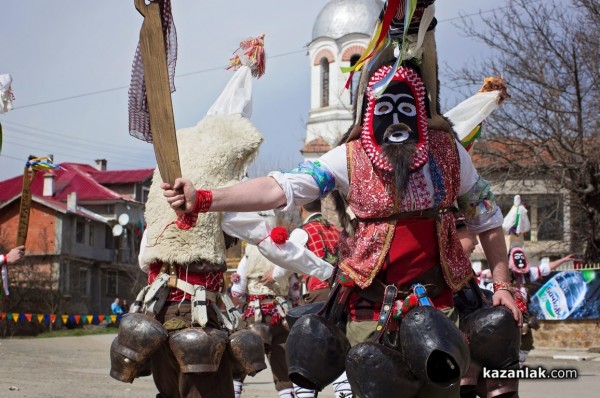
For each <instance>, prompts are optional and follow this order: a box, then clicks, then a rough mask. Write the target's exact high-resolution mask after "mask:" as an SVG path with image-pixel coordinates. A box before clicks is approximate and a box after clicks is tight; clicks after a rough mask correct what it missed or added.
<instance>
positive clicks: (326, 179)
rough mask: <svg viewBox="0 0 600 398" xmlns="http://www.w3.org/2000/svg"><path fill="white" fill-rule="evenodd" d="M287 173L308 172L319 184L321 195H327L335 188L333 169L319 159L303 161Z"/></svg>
mask: <svg viewBox="0 0 600 398" xmlns="http://www.w3.org/2000/svg"><path fill="white" fill-rule="evenodd" d="M286 173H291V174H307V175H309V176H311V177H312V178H313V179H314V180H315V182H316V183H317V185H318V186H319V192H321V197H325V196H326V195H327V194H328V193H329V192H331V190H332V189H333V188H335V177H334V176H333V174H331V171H329V170H328V169H327V168H326V167H325V166H323V165H322V164H321V163H320V162H319V161H315V162H310V161H308V162H302V163H300V164H298V167H296V168H295V169H292V170H290V171H286Z"/></svg>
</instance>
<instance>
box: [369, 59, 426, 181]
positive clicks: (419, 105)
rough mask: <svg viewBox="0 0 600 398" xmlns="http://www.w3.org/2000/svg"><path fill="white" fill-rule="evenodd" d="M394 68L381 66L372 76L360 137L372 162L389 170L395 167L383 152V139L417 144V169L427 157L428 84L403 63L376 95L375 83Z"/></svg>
mask: <svg viewBox="0 0 600 398" xmlns="http://www.w3.org/2000/svg"><path fill="white" fill-rule="evenodd" d="M391 69H392V67H391V66H387V65H386V66H382V67H381V68H379V69H378V70H377V71H376V72H375V73H374V74H373V76H372V77H371V79H370V80H369V86H368V88H367V91H366V93H365V96H366V98H367V105H366V110H365V114H364V117H363V129H362V132H361V141H362V144H363V148H364V149H365V151H366V153H367V155H368V156H369V158H370V159H371V162H372V163H373V165H374V166H375V167H377V168H379V169H381V170H386V171H392V170H393V167H392V165H391V164H390V162H389V161H388V160H387V159H386V157H385V156H384V155H383V153H382V148H381V146H382V144H383V143H384V141H385V142H387V143H389V144H391V145H404V144H408V143H411V144H414V145H415V146H416V148H415V151H414V153H413V155H412V156H413V158H412V162H411V163H410V171H414V170H417V169H418V168H420V167H422V166H423V165H424V164H425V163H426V162H427V159H428V127H427V112H426V109H425V95H426V91H425V84H424V83H423V80H422V79H421V77H420V76H419V74H418V73H417V72H416V71H415V70H413V69H411V68H408V67H405V66H400V67H399V68H398V70H397V71H396V73H395V74H394V77H393V80H392V81H391V83H390V84H389V85H388V87H387V88H386V90H385V92H384V93H383V94H381V95H380V96H379V98H376V96H375V95H374V94H373V85H375V84H376V83H378V82H379V81H381V80H382V79H383V78H384V77H385V76H386V74H387V73H388V72H389V71H390V70H391Z"/></svg>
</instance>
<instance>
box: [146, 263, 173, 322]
mask: <svg viewBox="0 0 600 398" xmlns="http://www.w3.org/2000/svg"><path fill="white" fill-rule="evenodd" d="M168 281H169V275H167V274H163V273H160V274H158V276H157V277H156V279H154V282H152V284H151V285H150V288H149V289H148V291H147V292H146V295H145V296H144V310H145V312H146V313H149V314H150V315H155V314H158V312H159V311H160V310H161V309H162V307H163V306H164V305H165V303H166V301H167V297H168V296H169V288H168V287H167V282H168Z"/></svg>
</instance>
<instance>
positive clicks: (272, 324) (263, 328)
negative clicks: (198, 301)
mask: <svg viewBox="0 0 600 398" xmlns="http://www.w3.org/2000/svg"><path fill="white" fill-rule="evenodd" d="M271 213H272V212H271ZM261 214H264V213H261ZM263 217H265V218H267V219H270V220H268V221H267V222H268V223H269V224H270V225H271V226H272V227H275V223H274V220H272V219H273V218H274V217H275V216H274V214H271V215H269V214H265V215H264V216H263ZM275 267H276V265H275V264H273V263H272V262H270V261H269V260H268V259H267V258H265V257H264V256H263V255H262V254H261V253H260V251H259V250H258V247H256V246H255V245H247V246H246V249H245V253H244V257H243V258H242V260H241V261H240V264H239V265H238V268H237V270H236V272H235V274H234V275H233V276H232V281H233V285H232V287H231V295H232V296H233V298H234V299H235V298H239V297H242V296H245V295H247V303H248V305H247V307H246V311H245V313H244V319H245V320H246V322H248V324H249V328H250V329H251V330H253V331H255V332H256V333H258V334H259V335H260V336H261V337H262V338H263V340H264V343H265V352H266V353H267V358H268V359H269V364H270V365H271V372H272V373H273V382H274V383H275V389H276V390H277V392H278V394H279V397H280V398H293V397H294V395H293V394H294V391H293V389H292V382H291V381H290V379H289V377H288V368H287V364H286V362H285V341H286V340H287V337H288V334H289V328H288V326H287V324H286V322H285V315H286V313H287V309H288V307H289V300H288V297H287V296H288V290H289V278H290V276H289V275H287V276H284V277H282V278H279V277H278V278H274V277H271V276H270V275H271V274H272V272H273V270H274V269H275ZM245 376H246V375H245V374H234V388H235V394H236V395H235V396H236V398H239V397H241V396H242V385H243V384H242V383H243V381H244V378H245Z"/></svg>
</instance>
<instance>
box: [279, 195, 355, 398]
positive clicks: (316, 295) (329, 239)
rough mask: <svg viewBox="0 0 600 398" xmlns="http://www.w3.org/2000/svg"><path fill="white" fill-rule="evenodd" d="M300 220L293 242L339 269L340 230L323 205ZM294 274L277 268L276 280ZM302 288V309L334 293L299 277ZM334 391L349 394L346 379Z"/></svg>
mask: <svg viewBox="0 0 600 398" xmlns="http://www.w3.org/2000/svg"><path fill="white" fill-rule="evenodd" d="M300 219H302V220H303V221H302V225H301V226H300V227H298V228H296V229H294V230H293V231H292V233H291V236H290V239H291V240H294V241H296V242H297V243H298V244H299V245H301V246H306V247H307V248H308V250H310V251H311V252H313V253H314V254H315V255H317V256H318V257H319V258H322V259H323V260H325V261H327V262H328V263H329V264H331V265H333V266H337V264H338V260H339V253H338V241H339V239H340V232H339V230H338V229H337V228H336V227H335V226H334V225H333V224H331V223H330V222H329V221H328V220H327V219H326V218H325V217H323V214H322V213H321V201H320V200H315V201H313V202H310V203H307V204H305V205H303V206H300ZM290 274H291V271H289V270H287V269H285V268H283V267H279V266H277V267H275V270H274V271H273V278H275V279H277V278H285V277H287V276H291V275H290ZM299 277H300V279H301V284H302V288H301V291H302V297H301V301H300V305H305V304H311V303H315V302H325V301H327V297H328V296H329V292H330V290H331V281H328V280H326V281H322V280H319V279H318V278H316V277H314V276H310V275H305V274H301V275H299ZM333 388H334V391H335V392H336V394H337V395H339V394H342V393H344V394H348V393H349V391H350V386H349V384H348V383H347V382H346V380H345V378H343V379H342V380H340V381H336V382H334V383H333ZM294 390H295V393H296V397H298V398H312V397H314V396H315V391H313V390H309V389H306V388H303V387H300V386H294Z"/></svg>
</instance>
